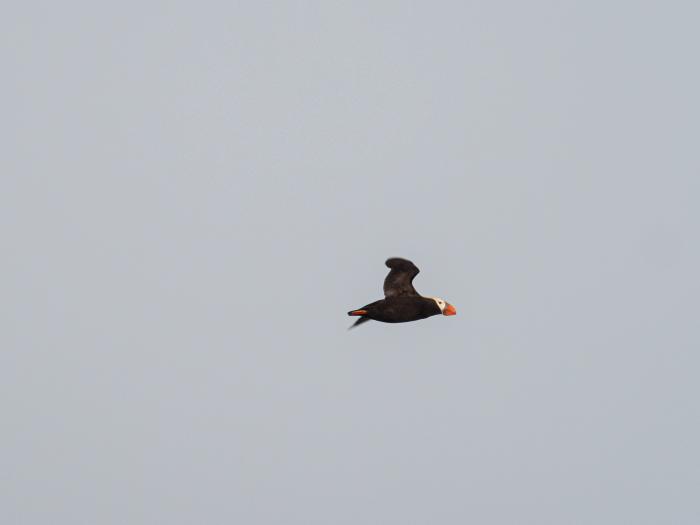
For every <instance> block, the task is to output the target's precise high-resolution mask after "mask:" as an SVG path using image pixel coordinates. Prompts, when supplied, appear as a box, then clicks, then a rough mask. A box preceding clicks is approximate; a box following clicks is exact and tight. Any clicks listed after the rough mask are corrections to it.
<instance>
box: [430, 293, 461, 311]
mask: <svg viewBox="0 0 700 525" xmlns="http://www.w3.org/2000/svg"><path fill="white" fill-rule="evenodd" d="M431 299H432V300H433V301H435V304H437V305H438V308H440V312H441V313H442V315H457V309H456V308H455V307H454V306H452V305H451V304H450V303H448V302H447V301H445V300H444V299H440V298H439V297H431Z"/></svg>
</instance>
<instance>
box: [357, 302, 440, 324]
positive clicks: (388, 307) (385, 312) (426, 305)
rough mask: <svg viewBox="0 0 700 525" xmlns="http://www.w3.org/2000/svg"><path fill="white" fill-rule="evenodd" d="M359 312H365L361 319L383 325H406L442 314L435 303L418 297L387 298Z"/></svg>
mask: <svg viewBox="0 0 700 525" xmlns="http://www.w3.org/2000/svg"><path fill="white" fill-rule="evenodd" d="M360 310H366V311H367V313H366V314H364V315H363V316H362V317H366V318H369V319H374V320H375V321H381V322H383V323H407V322H409V321H418V320H419V319H425V318H427V317H431V316H433V315H439V314H441V313H442V312H441V311H440V308H439V307H438V305H437V304H436V303H435V301H433V300H432V299H428V298H426V297H421V296H419V295H416V296H410V295H409V296H400V297H388V298H386V299H382V300H381V301H375V302H373V303H371V304H368V305H367V306H363V307H362V308H360Z"/></svg>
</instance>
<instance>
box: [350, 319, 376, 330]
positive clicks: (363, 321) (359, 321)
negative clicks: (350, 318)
mask: <svg viewBox="0 0 700 525" xmlns="http://www.w3.org/2000/svg"><path fill="white" fill-rule="evenodd" d="M367 321H371V319H370V318H369V317H360V318H359V319H358V320H357V321H355V322H354V323H353V324H352V325H351V326H349V327H348V330H350V329H352V328H355V327H356V326H360V325H361V324H362V323H366V322H367Z"/></svg>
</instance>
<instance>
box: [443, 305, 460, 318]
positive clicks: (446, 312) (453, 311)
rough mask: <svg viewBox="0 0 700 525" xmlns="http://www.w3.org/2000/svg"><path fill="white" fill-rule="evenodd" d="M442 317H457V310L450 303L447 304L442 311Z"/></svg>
mask: <svg viewBox="0 0 700 525" xmlns="http://www.w3.org/2000/svg"><path fill="white" fill-rule="evenodd" d="M442 315H457V309H456V308H455V307H454V306H452V305H451V304H450V303H447V305H445V309H444V310H443V311H442Z"/></svg>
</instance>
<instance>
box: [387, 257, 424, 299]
mask: <svg viewBox="0 0 700 525" xmlns="http://www.w3.org/2000/svg"><path fill="white" fill-rule="evenodd" d="M386 265H387V266H388V267H389V268H391V271H390V272H389V275H387V276H386V279H384V295H385V296H386V297H400V296H403V295H418V292H416V289H415V288H413V285H412V284H411V282H412V281H413V278H414V277H415V276H416V275H418V272H419V271H420V270H419V269H418V268H416V265H415V264H413V263H412V262H411V261H407V260H406V259H401V258H399V257H392V258H391V259H387V260H386Z"/></svg>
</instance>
